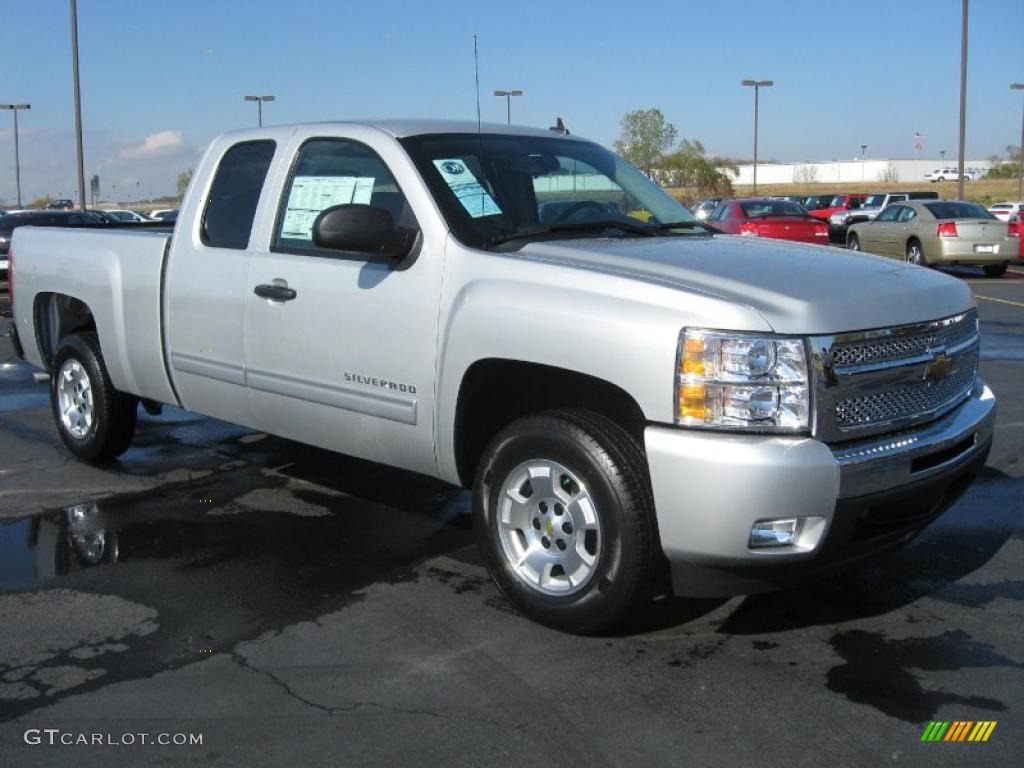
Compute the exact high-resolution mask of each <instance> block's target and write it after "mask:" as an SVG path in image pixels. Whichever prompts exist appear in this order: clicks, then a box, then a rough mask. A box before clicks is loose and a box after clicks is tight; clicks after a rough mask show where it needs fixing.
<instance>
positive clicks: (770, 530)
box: [748, 517, 800, 549]
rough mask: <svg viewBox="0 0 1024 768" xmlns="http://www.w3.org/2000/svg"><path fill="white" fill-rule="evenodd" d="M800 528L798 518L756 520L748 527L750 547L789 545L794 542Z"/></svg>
mask: <svg viewBox="0 0 1024 768" xmlns="http://www.w3.org/2000/svg"><path fill="white" fill-rule="evenodd" d="M799 530H800V520H799V518H795V517H790V518H787V519H785V520H758V521H757V522H756V523H754V527H753V528H751V529H750V543H749V544H748V546H749V547H750V548H751V549H757V548H760V547H789V546H792V545H793V544H795V543H796V536H797V533H798V532H799Z"/></svg>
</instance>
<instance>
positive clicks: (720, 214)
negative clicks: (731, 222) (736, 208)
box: [711, 205, 729, 221]
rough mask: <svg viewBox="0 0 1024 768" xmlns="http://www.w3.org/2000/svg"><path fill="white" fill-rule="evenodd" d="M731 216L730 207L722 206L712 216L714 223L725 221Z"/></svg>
mask: <svg viewBox="0 0 1024 768" xmlns="http://www.w3.org/2000/svg"><path fill="white" fill-rule="evenodd" d="M728 215H729V206H728V205H720V206H718V208H716V209H715V212H714V213H712V214H711V220H712V221H723V220H724V219H725V217H726V216H728Z"/></svg>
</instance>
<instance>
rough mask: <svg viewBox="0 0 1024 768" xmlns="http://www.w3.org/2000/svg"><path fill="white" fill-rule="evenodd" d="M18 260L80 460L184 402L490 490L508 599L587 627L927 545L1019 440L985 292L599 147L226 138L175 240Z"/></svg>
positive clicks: (41, 359) (19, 313)
mask: <svg viewBox="0 0 1024 768" xmlns="http://www.w3.org/2000/svg"><path fill="white" fill-rule="evenodd" d="M11 250H12V256H13V265H12V285H13V308H14V319H15V328H16V339H15V341H16V346H18V347H19V349H21V348H22V347H23V352H22V354H23V355H24V357H25V359H26V360H28V361H29V362H30V363H32V364H34V365H36V366H39V367H40V368H44V369H46V370H48V371H49V372H50V374H51V396H52V406H53V415H54V420H55V423H56V427H57V432H58V434H59V435H60V438H61V440H62V441H63V443H64V445H66V446H67V448H68V450H69V451H71V452H72V453H73V454H74V455H76V456H78V457H80V458H82V459H84V460H88V461H102V460H110V459H112V458H113V457H115V456H117V455H118V454H120V453H122V452H123V451H125V450H127V449H128V447H129V444H130V443H131V440H132V435H133V431H134V429H135V422H136V414H137V411H138V406H139V404H140V402H141V403H142V404H143V405H145V406H146V408H147V409H148V410H151V411H152V410H154V409H157V408H159V407H160V405H161V404H171V405H175V406H180V407H182V408H186V409H188V410H190V411H196V412H199V413H203V414H209V415H210V416H214V417H217V418H219V419H224V420H227V421H231V422H235V423H237V424H242V425H247V426H249V427H252V428H253V429H258V430H262V431H265V432H268V433H272V434H275V435H281V436H284V437H286V438H291V439H293V440H297V441H300V442H303V443H308V444H312V445H316V446H320V447H323V448H325V449H328V450H332V451H337V452H339V453H344V454H350V455H354V456H359V457H363V458H365V459H370V460H373V461H377V462H383V463H385V464H389V465H393V466H396V467H402V468H405V469H409V470H413V471H416V472H421V473H425V474H428V475H433V476H435V477H439V478H442V479H443V480H445V481H448V482H451V483H454V484H457V485H461V486H466V487H471V488H472V489H473V515H474V523H475V528H476V531H477V534H478V538H479V544H480V548H481V551H482V554H483V557H484V560H485V562H486V564H487V567H488V568H489V570H490V572H491V574H492V575H493V577H494V579H495V581H496V582H497V584H498V585H499V586H500V587H501V589H502V590H504V592H505V593H506V594H507V595H508V596H509V598H510V599H511V600H512V601H513V602H514V603H515V604H516V605H517V606H518V607H519V608H520V609H521V610H522V611H523V612H524V613H526V614H527V615H529V616H531V617H533V618H534V619H536V620H538V621H542V622H545V623H547V624H550V625H553V626H556V627H559V628H562V629H565V630H569V631H573V632H581V633H586V632H597V631H600V630H603V629H605V628H607V627H608V626H610V625H611V624H613V623H615V622H617V621H618V620H620V619H621V618H623V617H624V616H625V615H626V614H627V613H628V612H629V611H630V609H631V608H632V607H633V606H635V605H637V603H638V601H641V600H645V599H650V597H651V596H652V595H654V594H658V593H659V592H660V593H664V590H666V589H667V588H669V587H670V588H671V589H672V590H673V591H674V592H675V593H676V594H677V595H683V596H687V595H688V596H709V595H725V594H738V593H744V592H751V591H757V590H763V589H766V588H773V587H778V586H781V585H784V584H788V583H790V582H791V581H793V580H799V579H807V578H812V577H816V576H817V575H818V574H820V573H822V572H825V571H827V570H830V569H833V568H836V567H838V566H841V565H845V564H848V563H850V562H852V561H855V560H857V559H859V558H862V557H864V556H865V555H868V554H870V553H874V552H877V551H880V550H882V549H886V548H889V547H892V546H895V545H897V544H900V543H903V542H905V541H907V540H909V539H910V538H911V537H912V536H913V535H914V534H915V533H917V532H918V531H919V530H920V529H921V528H923V527H924V526H925V525H926V524H927V523H929V522H930V521H931V520H933V519H934V518H935V516H936V515H938V514H939V513H940V512H941V511H942V510H943V509H945V508H946V507H947V506H948V505H949V504H951V503H952V502H953V500H955V499H956V498H957V497H958V496H959V494H960V493H961V492H962V491H963V490H964V489H965V487H966V486H967V485H968V483H969V482H970V479H971V477H972V476H973V475H974V473H975V472H976V471H977V470H978V469H979V468H980V467H981V466H982V465H983V464H984V462H985V459H986V456H987V454H988V451H989V447H990V444H991V440H992V433H993V420H994V415H995V399H994V397H993V395H992V392H991V391H990V390H989V389H988V388H987V387H986V386H985V385H984V384H983V383H982V382H981V381H980V380H979V378H978V375H977V373H978V359H979V354H978V349H979V330H978V318H977V314H976V310H975V307H974V303H973V301H972V297H971V294H970V292H969V290H968V288H967V287H966V286H965V285H964V284H963V283H962V282H960V281H958V280H955V279H953V278H951V277H948V276H945V275H942V274H940V273H938V272H934V271H931V270H928V269H923V268H920V267H916V266H912V265H905V264H899V263H894V262H893V261H892V260H888V259H883V258H878V257H873V256H868V255H865V254H861V253H852V252H849V251H845V250H841V249H831V248H827V247H821V246H801V245H795V244H789V243H781V242H779V241H767V240H759V239H757V238H746V237H728V236H721V235H718V234H716V233H715V232H714V231H713V230H712V228H710V227H708V226H707V225H706V224H703V223H700V222H697V221H696V220H695V219H694V218H693V217H692V216H691V215H690V213H689V212H688V211H687V210H686V209H685V208H683V207H682V206H681V205H679V204H678V203H677V202H676V201H675V200H673V199H672V198H671V197H669V196H668V195H667V194H665V193H664V192H663V191H662V190H661V189H660V188H659V187H657V186H656V185H655V184H653V183H652V182H650V181H649V180H648V179H647V178H646V177H645V176H643V175H642V174H641V173H639V172H638V171H637V170H636V169H634V168H633V167H631V166H630V165H628V164H627V163H625V162H624V161H623V160H622V159H620V158H619V157H617V156H615V155H614V154H612V153H611V152H609V151H607V150H605V149H604V148H602V147H600V146H598V145H597V144H594V143H592V142H588V141H585V140H582V139H580V138H578V137H575V136H568V135H563V134H555V133H552V132H549V131H542V130H530V129H522V128H512V127H506V126H496V125H484V126H483V127H479V126H477V125H476V124H475V123H473V124H466V123H452V122H429V121H427V122H403V121H382V122H361V123H355V122H353V123H345V122H340V123H322V124H306V125H292V126H279V127H270V128H262V129H259V130H252V131H241V132H234V133H229V134H225V135H223V136H221V137H219V138H217V139H216V140H215V141H213V143H212V144H211V145H210V146H209V148H208V150H207V151H206V153H205V156H204V157H203V159H202V161H201V163H200V165H199V167H198V168H197V171H196V173H195V176H194V178H193V180H192V184H191V187H190V189H189V191H188V194H187V196H186V198H185V200H184V203H183V205H182V208H181V213H180V215H179V218H178V221H177V225H176V227H175V228H174V231H173V235H172V234H171V233H169V232H164V233H161V232H142V231H138V230H134V231H107V230H104V229H99V228H98V229H95V230H80V229H79V230H66V229H34V228H31V227H26V228H21V229H18V230H17V231H16V233H15V235H14V240H13V247H12V249H11Z"/></svg>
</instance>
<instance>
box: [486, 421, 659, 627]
mask: <svg viewBox="0 0 1024 768" xmlns="http://www.w3.org/2000/svg"><path fill="white" fill-rule="evenodd" d="M646 467H647V464H646V460H645V458H644V455H643V452H642V450H641V449H640V446H639V444H638V442H637V441H636V439H635V438H633V437H632V436H631V435H630V434H629V433H627V432H626V431H625V430H624V429H622V428H621V427H620V426H618V425H617V424H615V423H614V422H612V421H610V420H609V419H607V418H605V417H603V416H600V415H598V414H596V413H593V412H590V411H583V410H571V411H551V412H545V413H540V414H536V415H532V416H526V417H524V418H522V419H519V420H518V421H515V422H513V423H512V424H510V425H509V426H508V427H506V428H505V429H504V430H502V431H501V432H500V433H499V434H498V436H497V437H495V438H494V440H492V441H491V444H490V445H489V446H488V448H487V450H486V451H485V453H484V456H483V458H482V460H481V462H480V467H479V469H478V471H477V477H476V482H475V484H474V491H473V517H474V528H475V529H476V533H477V540H478V543H479V545H480V548H481V552H482V554H483V557H484V561H485V562H486V564H487V568H488V570H489V571H490V573H491V576H492V577H493V578H494V581H495V582H496V583H497V585H498V586H499V587H500V588H501V590H502V591H503V592H504V593H505V594H506V595H507V596H508V598H509V599H510V600H511V601H512V602H513V603H514V604H515V605H516V606H517V607H518V608H519V609H520V610H521V611H522V612H523V613H524V614H526V615H527V616H529V617H530V618H532V619H534V620H536V621H539V622H541V623H542V624H547V625H549V626H552V627H556V628H558V629H561V630H565V631H569V632H575V633H578V634H593V633H596V632H600V631H602V630H605V629H607V628H609V627H610V626H612V625H614V624H616V623H617V622H619V621H620V620H621V619H623V618H625V617H626V616H627V615H628V613H629V612H630V610H631V609H632V608H633V606H634V605H636V604H637V603H638V602H639V600H640V599H641V598H642V597H643V596H644V595H645V594H647V587H648V586H649V585H650V584H652V582H653V577H654V574H655V572H656V570H657V567H658V564H659V563H660V562H661V557H662V556H661V554H660V552H659V551H658V548H657V541H658V536H657V530H656V523H655V516H654V503H653V500H652V497H651V491H650V482H649V479H648V476H647V469H646Z"/></svg>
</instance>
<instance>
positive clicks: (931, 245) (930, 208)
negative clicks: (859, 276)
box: [846, 200, 1020, 277]
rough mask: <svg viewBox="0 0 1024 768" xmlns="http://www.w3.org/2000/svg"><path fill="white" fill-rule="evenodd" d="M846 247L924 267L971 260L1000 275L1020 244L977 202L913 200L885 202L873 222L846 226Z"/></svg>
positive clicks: (995, 274) (986, 270)
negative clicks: (883, 208) (847, 227)
mask: <svg viewBox="0 0 1024 768" xmlns="http://www.w3.org/2000/svg"><path fill="white" fill-rule="evenodd" d="M846 247H847V248H849V249H850V250H852V251H867V252H869V253H877V254H880V255H882V256H892V257H895V258H898V259H903V260H905V261H907V262H909V263H911V264H918V265H920V266H923V267H927V266H939V265H944V264H974V265H977V266H980V267H982V268H983V269H984V270H985V274H986V275H988V276H989V277H999V276H1000V275H1002V274H1003V273H1004V272H1005V271H1006V267H1007V265H1008V264H1009V263H1010V261H1011V260H1014V259H1016V258H1017V253H1018V251H1019V249H1020V244H1019V242H1018V240H1017V238H1011V237H1010V236H1009V235H1008V234H1007V224H1006V222H1005V221H1000V220H999V219H997V218H996V217H995V216H993V215H992V214H991V213H989V212H988V211H987V210H985V209H984V208H983V207H982V206H980V205H978V204H977V203H968V202H964V201H961V200H916V201H903V202H899V203H893V204H892V205H889V206H886V208H885V210H883V211H882V212H881V213H879V214H878V216H877V217H876V218H875V219H874V220H873V221H863V222H860V223H858V224H854V225H853V226H852V227H850V229H849V231H848V232H847V234H846Z"/></svg>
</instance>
